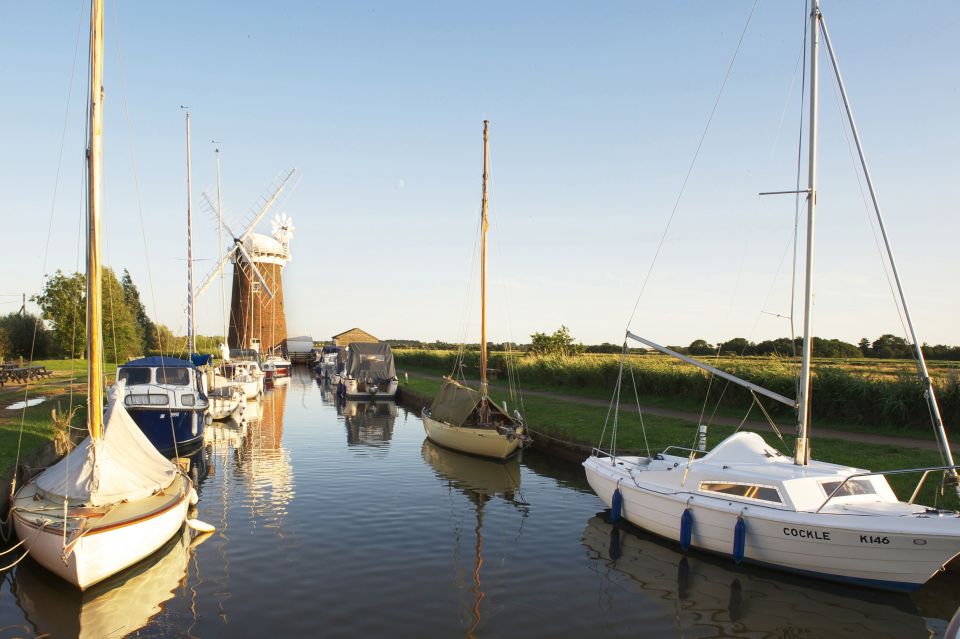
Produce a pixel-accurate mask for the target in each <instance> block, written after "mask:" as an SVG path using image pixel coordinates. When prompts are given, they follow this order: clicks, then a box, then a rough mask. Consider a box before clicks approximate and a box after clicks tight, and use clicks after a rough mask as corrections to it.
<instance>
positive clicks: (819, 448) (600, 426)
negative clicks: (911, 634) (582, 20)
mask: <svg viewBox="0 0 960 639" xmlns="http://www.w3.org/2000/svg"><path fill="white" fill-rule="evenodd" d="M401 377H402V375H401ZM401 388H409V389H411V390H413V391H415V392H417V393H419V394H421V395H424V396H426V397H433V396H435V395H436V393H437V392H438V391H439V389H440V382H439V380H432V379H422V378H411V379H409V381H402V382H401ZM491 397H492V398H493V399H494V400H496V401H497V402H498V403H499V402H501V401H502V400H503V399H505V398H507V397H506V392H505V391H504V389H503V388H502V387H500V386H497V387H492V388H491ZM508 402H509V400H508ZM523 404H524V408H525V414H524V418H525V419H524V421H525V423H526V424H527V425H528V426H529V427H530V428H531V429H532V430H533V431H535V432H538V431H539V432H543V433H545V434H547V435H549V436H550V437H555V438H558V439H562V440H565V441H568V442H570V443H575V444H579V445H582V446H587V447H594V446H597V445H599V444H600V443H601V441H600V438H601V434H602V433H603V431H604V423H605V421H606V420H607V408H605V407H600V406H587V405H582V404H575V403H572V402H567V401H563V400H557V399H547V398H540V397H530V396H526V397H524V400H523ZM513 407H514V405H513V404H512V403H510V408H511V410H513ZM643 425H644V427H645V430H646V437H647V442H649V446H650V450H651V452H654V453H656V452H660V451H662V450H663V449H665V448H666V447H667V446H672V445H673V446H684V447H692V446H693V445H694V437H695V435H696V431H695V428H694V426H693V424H692V423H691V422H687V421H684V420H680V419H673V418H668V417H659V416H644V418H643ZM735 430H736V429H735V428H734V427H731V426H711V428H710V432H709V435H708V446H710V445H713V444H716V443H718V442H719V441H721V440H722V439H723V438H725V437H727V436H728V435H730V434H732V433H733V432H734V431H735ZM610 432H611V427H610V426H608V427H607V430H606V435H605V441H604V442H603V447H604V448H608V447H609V443H610V442H609V437H610ZM643 432H644V429H642V428H641V425H640V419H639V416H638V415H636V414H634V413H629V414H626V413H621V414H620V420H619V427H618V435H617V449H618V451H620V452H621V453H623V454H629V453H638V454H646V452H647V448H646V445H645V443H644V436H643ZM781 432H782V431H781ZM759 434H760V436H762V437H763V438H764V440H766V441H767V443H768V444H770V445H771V446H773V447H774V448H775V449H777V450H779V451H780V452H781V453H784V454H785V455H792V451H793V446H794V437H793V436H792V435H786V434H784V441H783V442H781V441H780V439H779V438H778V437H777V436H776V435H775V434H774V433H772V432H761V433H759ZM812 452H813V455H814V458H815V459H817V460H818V461H826V462H832V463H835V464H843V465H846V466H853V467H856V468H868V469H870V470H875V471H879V470H893V469H898V468H919V467H931V466H939V465H940V464H941V461H940V456H939V454H938V453H937V452H934V451H925V450H919V449H914V448H905V447H903V446H892V445H884V444H865V443H861V442H850V441H844V440H834V439H823V440H815V441H814V442H813V444H812ZM919 479H920V475H919V474H917V475H905V476H891V477H889V478H888V481H889V482H890V484H891V486H892V487H893V489H894V491H895V492H896V493H897V495H898V496H899V497H900V499H902V500H906V499H909V498H910V495H911V494H912V492H913V489H914V487H915V486H916V482H917V481H919ZM935 484H936V479H935V478H934V477H931V478H929V479H928V481H927V483H926V484H925V487H924V489H923V490H922V491H921V493H920V496H919V498H918V502H919V503H924V504H935V503H937V504H943V505H946V506H947V507H949V508H954V509H956V508H958V507H960V502H958V500H957V498H956V495H955V494H954V493H953V492H952V491H948V494H947V497H946V499H945V500H944V499H940V498H938V497H937V496H936V495H935V494H934V493H935V488H936V486H935Z"/></svg>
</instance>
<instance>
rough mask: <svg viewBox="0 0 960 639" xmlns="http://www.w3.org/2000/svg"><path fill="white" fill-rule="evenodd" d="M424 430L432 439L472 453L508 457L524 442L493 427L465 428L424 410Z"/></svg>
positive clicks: (442, 444) (454, 448) (500, 457)
mask: <svg viewBox="0 0 960 639" xmlns="http://www.w3.org/2000/svg"><path fill="white" fill-rule="evenodd" d="M421 416H422V417H423V430H424V431H426V433H427V437H428V438H430V440H431V441H433V442H435V443H437V444H440V445H441V446H445V447H447V448H451V449H453V450H459V451H461V452H464V453H470V454H471V455H480V456H482V457H493V458H495V459H506V458H507V457H510V456H511V455H513V454H514V453H516V452H517V451H518V450H519V449H520V447H521V444H522V440H521V438H519V437H512V438H508V437H507V436H506V435H501V434H500V433H498V432H497V431H496V430H495V429H493V428H464V427H461V426H454V425H452V424H447V423H446V422H441V421H439V420H436V419H433V418H432V417H430V416H429V415H428V414H427V411H426V410H424V411H423V413H422V414H421Z"/></svg>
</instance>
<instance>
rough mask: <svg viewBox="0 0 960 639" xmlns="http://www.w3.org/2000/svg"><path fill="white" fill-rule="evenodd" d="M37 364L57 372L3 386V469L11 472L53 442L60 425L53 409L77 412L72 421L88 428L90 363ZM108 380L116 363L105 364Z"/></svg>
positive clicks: (0, 437) (0, 459)
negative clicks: (19, 462)
mask: <svg viewBox="0 0 960 639" xmlns="http://www.w3.org/2000/svg"><path fill="white" fill-rule="evenodd" d="M34 365H35V366H46V367H47V369H48V370H52V371H53V375H52V376H51V377H49V378H47V379H43V380H35V381H31V382H30V383H28V384H18V385H7V386H5V387H4V388H3V389H0V472H2V473H6V472H7V471H9V470H10V469H11V468H12V467H13V465H14V463H15V462H16V459H17V451H18V450H19V451H20V456H21V457H22V456H23V455H24V454H26V453H29V452H32V451H34V450H36V449H38V448H40V446H42V445H43V444H45V443H47V442H49V441H51V440H52V439H53V438H54V436H55V435H56V434H57V433H58V431H59V428H58V427H57V426H56V425H55V424H54V420H53V419H52V415H51V413H52V411H54V410H56V411H57V413H58V414H59V415H68V414H70V413H71V412H73V417H72V419H71V421H70V424H71V425H72V426H74V427H76V428H85V427H86V408H85V406H86V401H87V363H86V360H79V359H75V360H44V361H38V362H34ZM104 375H105V376H106V378H107V379H113V378H114V377H115V376H116V366H114V365H112V364H107V365H105V371H104ZM41 397H42V398H44V401H43V402H41V403H39V404H37V405H36V406H27V407H23V408H16V409H9V408H7V406H10V405H12V404H16V403H17V402H23V401H24V400H30V399H36V398H41Z"/></svg>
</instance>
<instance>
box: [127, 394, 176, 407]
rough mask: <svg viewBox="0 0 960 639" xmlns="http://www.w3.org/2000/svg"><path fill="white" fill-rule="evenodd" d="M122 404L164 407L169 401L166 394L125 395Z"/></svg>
mask: <svg viewBox="0 0 960 639" xmlns="http://www.w3.org/2000/svg"><path fill="white" fill-rule="evenodd" d="M123 403H124V404H126V405H127V406H166V405H167V404H169V403H170V399H169V398H168V397H167V394H166V393H155V394H152V395H150V394H145V395H144V394H141V395H127V397H126V399H124V400H123Z"/></svg>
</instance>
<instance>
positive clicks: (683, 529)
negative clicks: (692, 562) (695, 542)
mask: <svg viewBox="0 0 960 639" xmlns="http://www.w3.org/2000/svg"><path fill="white" fill-rule="evenodd" d="M692 537H693V511H692V510H690V508H687V509H686V510H684V511H683V514H682V515H680V550H682V551H684V552H686V551H687V550H689V549H690V540H691V538H692Z"/></svg>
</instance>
